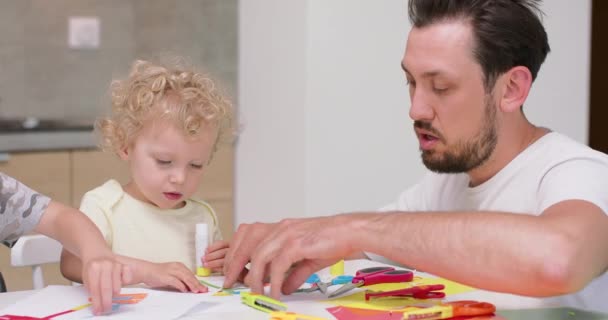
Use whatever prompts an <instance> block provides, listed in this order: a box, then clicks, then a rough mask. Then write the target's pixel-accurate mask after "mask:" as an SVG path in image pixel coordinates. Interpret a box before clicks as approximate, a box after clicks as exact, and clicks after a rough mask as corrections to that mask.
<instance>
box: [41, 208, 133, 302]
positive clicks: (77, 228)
mask: <svg viewBox="0 0 608 320" xmlns="http://www.w3.org/2000/svg"><path fill="white" fill-rule="evenodd" d="M34 230H35V231H37V232H39V233H42V234H45V235H47V236H49V237H51V238H54V239H56V240H58V241H59V242H61V244H62V245H63V246H64V248H66V249H67V250H70V251H71V252H74V253H75V254H76V255H78V256H80V257H81V259H82V261H84V263H83V265H84V267H81V271H80V272H81V274H82V275H83V277H82V278H84V284H85V287H86V288H87V289H88V290H89V293H90V294H91V299H92V302H93V312H94V313H95V314H99V313H101V312H104V311H109V310H110V309H111V305H112V295H114V294H118V293H119V291H120V288H121V287H122V282H124V281H128V280H129V279H128V278H129V275H130V272H129V270H127V268H126V267H125V266H123V265H122V264H120V263H119V262H118V261H117V260H116V259H115V258H116V256H115V255H114V254H113V253H112V251H110V250H109V249H108V247H107V246H106V243H105V241H104V239H103V237H102V236H101V234H100V233H99V230H98V229H97V227H95V225H94V224H93V223H92V222H91V221H90V220H89V219H88V218H87V217H86V216H85V215H84V214H82V212H80V211H78V210H76V209H74V208H71V207H68V206H65V205H63V204H61V203H58V202H56V201H52V200H51V202H50V203H49V205H48V207H47V208H46V210H45V211H44V213H43V215H42V217H41V218H40V221H39V222H38V224H37V226H36V227H35V229H34Z"/></svg>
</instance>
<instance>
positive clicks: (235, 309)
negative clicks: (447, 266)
mask: <svg viewBox="0 0 608 320" xmlns="http://www.w3.org/2000/svg"><path fill="white" fill-rule="evenodd" d="M378 265H382V264H379V263H377V262H373V261H369V260H356V261H347V262H346V264H345V273H346V274H354V273H355V272H356V270H358V269H361V268H365V267H370V266H378ZM318 274H319V275H320V276H321V277H322V278H323V277H327V276H328V274H329V271H328V270H327V269H326V270H322V271H320V272H319V273H318ZM423 276H425V275H423ZM35 292H36V290H28V291H17V292H8V293H1V294H0V309H3V308H5V307H7V306H10V305H11V304H13V303H15V302H17V301H19V300H21V299H24V298H26V297H28V296H30V295H32V294H33V293H35ZM315 294H317V296H315ZM315 294H310V295H306V296H303V295H301V294H299V295H291V296H286V297H284V302H286V303H287V304H288V305H289V307H290V311H293V312H300V313H303V314H309V315H316V316H323V317H327V318H328V319H333V316H331V315H330V314H329V313H328V312H327V311H326V310H325V308H327V307H328V306H329V305H328V304H325V303H314V304H311V303H307V301H311V300H312V301H314V300H320V299H321V298H322V297H323V296H321V294H320V293H318V292H317V293H315ZM217 298H220V297H211V296H206V297H204V299H205V301H207V299H215V300H214V301H215V302H217V301H218V299H217ZM223 298H226V300H222V301H226V302H227V304H223V305H221V307H220V308H217V310H213V309H214V308H212V309H210V310H208V311H205V312H204V313H195V314H191V315H186V316H183V317H182V318H180V319H220V318H221V319H229V320H230V319H245V318H246V319H253V320H255V319H264V320H267V319H269V316H268V314H266V313H262V312H260V311H257V310H255V309H252V308H250V307H247V306H244V305H242V304H241V303H240V302H239V298H238V296H234V297H223ZM448 298H449V300H483V301H489V302H492V303H494V304H495V305H496V306H497V308H498V309H528V308H540V307H547V306H548V305H547V304H546V303H545V302H543V301H542V300H541V299H538V298H522V297H520V296H515V295H510V294H501V293H496V292H488V291H482V290H476V291H472V292H467V293H462V294H457V295H450V296H448ZM230 299H232V300H230ZM209 301H211V300H209Z"/></svg>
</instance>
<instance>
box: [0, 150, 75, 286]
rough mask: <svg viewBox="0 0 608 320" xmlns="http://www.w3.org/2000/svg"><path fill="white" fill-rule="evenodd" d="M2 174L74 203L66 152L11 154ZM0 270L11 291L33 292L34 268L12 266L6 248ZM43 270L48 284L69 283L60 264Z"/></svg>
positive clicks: (2, 164) (0, 168) (0, 258)
mask: <svg viewBox="0 0 608 320" xmlns="http://www.w3.org/2000/svg"><path fill="white" fill-rule="evenodd" d="M0 171H2V172H4V173H6V174H8V175H10V176H12V177H14V178H16V179H19V180H20V181H21V182H23V183H25V184H26V185H28V186H29V187H30V188H32V189H35V190H36V191H38V192H41V193H44V194H46V195H48V196H50V197H51V198H53V199H57V200H58V201H61V202H64V203H71V197H72V195H71V185H70V180H69V176H70V154H69V152H67V151H60V152H35V153H14V154H10V155H9V157H8V160H7V161H2V162H0ZM0 270H1V271H2V275H3V276H4V280H5V282H6V287H7V289H8V290H9V291H15V290H26V289H32V269H31V268H29V267H19V268H15V267H11V252H10V249H9V248H7V247H5V246H3V245H0ZM42 270H43V271H42V272H43V273H44V279H45V281H46V283H47V284H69V282H68V281H67V280H65V279H64V278H63V276H62V275H61V272H60V271H59V264H58V263H54V264H46V265H44V266H43V267H42Z"/></svg>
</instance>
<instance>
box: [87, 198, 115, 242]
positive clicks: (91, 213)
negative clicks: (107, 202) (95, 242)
mask: <svg viewBox="0 0 608 320" xmlns="http://www.w3.org/2000/svg"><path fill="white" fill-rule="evenodd" d="M80 211H82V212H83V213H84V214H85V215H86V216H87V217H89V219H91V221H93V223H94V224H95V225H96V226H97V228H98V229H99V231H100V232H101V234H102V235H103V238H104V239H105V240H106V243H107V244H108V245H109V246H110V248H111V247H112V230H111V227H110V223H109V221H108V217H107V215H106V209H104V205H103V201H101V199H99V197H98V196H97V195H95V194H92V193H90V192H89V193H85V195H84V196H83V197H82V201H81V202H80Z"/></svg>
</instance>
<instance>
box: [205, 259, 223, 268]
mask: <svg viewBox="0 0 608 320" xmlns="http://www.w3.org/2000/svg"><path fill="white" fill-rule="evenodd" d="M203 265H204V266H205V267H206V268H211V269H215V268H223V267H224V259H223V258H222V259H216V260H212V261H205V263H204V264H203Z"/></svg>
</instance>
